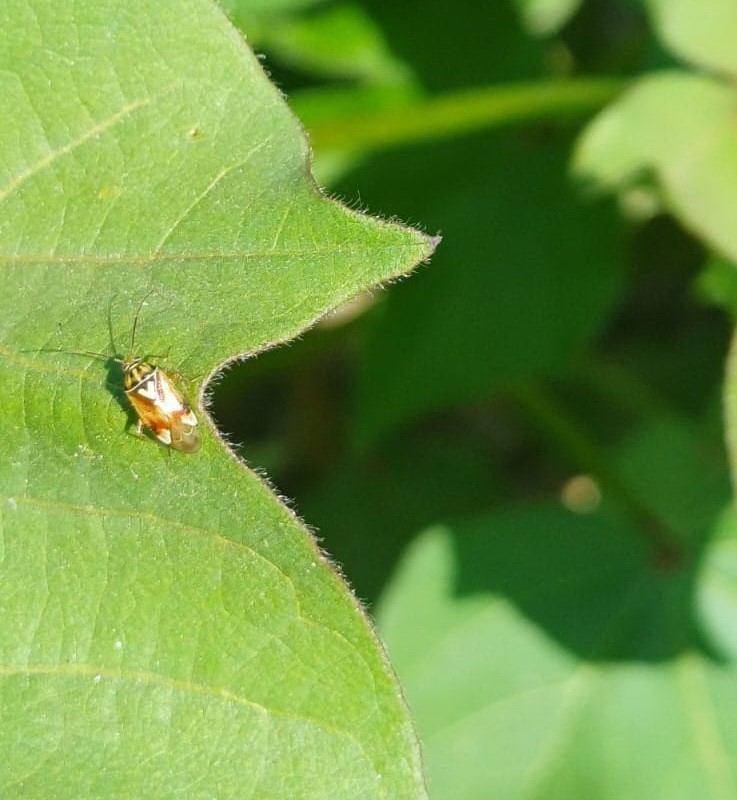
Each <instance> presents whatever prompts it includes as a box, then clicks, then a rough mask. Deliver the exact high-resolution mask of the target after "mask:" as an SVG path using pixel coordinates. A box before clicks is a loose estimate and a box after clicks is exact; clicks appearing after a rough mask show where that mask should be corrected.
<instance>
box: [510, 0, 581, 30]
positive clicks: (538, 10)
mask: <svg viewBox="0 0 737 800" xmlns="http://www.w3.org/2000/svg"><path fill="white" fill-rule="evenodd" d="M581 2H582V0H515V3H516V5H517V7H518V8H519V11H520V14H521V15H522V18H523V19H524V21H525V24H526V25H527V28H528V29H529V30H530V32H531V33H534V34H537V35H538V36H542V35H547V34H551V33H555V32H556V31H557V30H558V29H559V28H561V27H562V26H563V25H565V23H566V22H567V21H568V20H569V19H570V18H571V17H572V16H573V14H575V13H576V11H577V10H578V8H579V6H580V5H581Z"/></svg>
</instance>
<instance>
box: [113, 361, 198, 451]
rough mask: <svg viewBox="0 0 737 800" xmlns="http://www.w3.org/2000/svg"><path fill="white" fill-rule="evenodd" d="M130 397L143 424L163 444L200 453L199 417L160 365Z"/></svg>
mask: <svg viewBox="0 0 737 800" xmlns="http://www.w3.org/2000/svg"><path fill="white" fill-rule="evenodd" d="M128 399H129V400H130V402H131V405H132V406H133V409H134V410H135V412H136V414H138V417H139V419H140V420H141V423H142V424H143V425H145V426H146V427H147V428H149V429H150V430H151V431H152V432H153V434H154V436H156V438H157V439H158V440H159V441H160V442H161V443H162V444H165V445H168V446H169V447H173V448H174V449H175V450H179V451H180V452H182V453H196V452H197V451H198V450H199V449H200V446H201V441H200V435H199V431H198V430H197V417H196V416H195V415H194V413H193V411H192V409H191V408H190V407H189V405H188V404H187V402H186V401H185V399H184V398H183V397H182V395H181V394H180V393H179V392H178V391H177V389H176V388H175V387H174V385H173V384H172V382H171V381H170V380H169V377H168V376H167V375H166V374H165V373H164V372H162V371H161V370H160V369H159V368H158V367H155V368H153V369H152V370H151V372H150V373H149V374H148V375H146V377H145V378H144V379H143V380H141V381H140V382H139V383H138V384H137V385H136V386H135V387H134V388H132V389H131V390H129V391H128Z"/></svg>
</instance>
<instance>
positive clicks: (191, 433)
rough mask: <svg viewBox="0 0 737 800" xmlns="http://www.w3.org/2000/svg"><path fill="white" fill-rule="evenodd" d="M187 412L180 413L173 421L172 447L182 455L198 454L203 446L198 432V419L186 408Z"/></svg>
mask: <svg viewBox="0 0 737 800" xmlns="http://www.w3.org/2000/svg"><path fill="white" fill-rule="evenodd" d="M185 407H186V408H187V411H186V412H179V413H177V414H174V415H173V416H172V420H171V447H173V448H174V449H175V450H179V451H180V452H182V453H196V452H197V451H198V450H199V449H200V447H201V446H202V442H201V441H200V433H199V431H198V430H197V417H195V415H194V412H193V411H192V410H191V409H190V408H189V406H186V404H185Z"/></svg>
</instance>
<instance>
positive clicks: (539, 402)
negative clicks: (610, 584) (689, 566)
mask: <svg viewBox="0 0 737 800" xmlns="http://www.w3.org/2000/svg"><path fill="white" fill-rule="evenodd" d="M511 395H512V397H513V399H514V400H515V401H516V402H517V403H518V405H519V406H520V407H521V408H522V409H523V410H524V411H525V412H526V413H527V415H528V416H529V417H530V418H531V419H532V420H533V422H534V423H535V424H536V425H537V426H538V427H539V428H540V429H541V430H542V431H543V433H544V434H545V435H546V436H547V437H548V438H549V439H551V440H552V441H553V442H555V444H556V445H557V446H558V447H560V448H561V449H562V450H563V451H564V452H565V453H566V454H567V456H568V457H569V458H570V459H571V460H572V461H573V462H574V463H576V464H577V465H578V466H579V467H580V468H581V469H583V470H585V471H586V472H588V473H591V474H592V475H594V476H595V477H596V478H597V480H598V481H599V483H600V484H601V486H602V489H603V490H604V493H605V494H607V495H608V496H609V497H611V499H612V500H614V502H615V503H616V504H617V505H619V506H620V507H621V508H622V509H623V510H624V511H625V513H627V514H629V515H630V517H631V518H632V519H633V520H634V522H635V526H634V527H635V529H636V530H637V531H639V532H640V533H641V535H642V538H643V540H644V541H645V543H646V545H647V546H648V548H649V549H650V550H651V551H652V553H653V555H654V560H655V561H656V562H657V563H658V564H661V565H663V566H667V567H673V566H677V565H679V564H680V563H681V562H682V561H683V559H684V556H685V553H684V552H683V546H682V544H681V542H680V541H679V539H678V536H677V535H676V534H675V533H674V532H673V531H672V530H671V529H670V527H669V526H668V524H667V523H666V522H665V521H664V520H662V519H661V518H659V517H658V516H656V515H655V514H654V513H653V512H652V510H651V509H650V508H649V507H648V506H647V505H646V504H645V503H643V502H642V500H641V499H640V498H639V496H638V495H637V493H636V492H635V491H633V490H632V488H631V487H630V486H629V485H628V483H627V482H626V481H625V480H623V479H622V478H621V476H620V474H619V472H618V471H617V470H616V469H614V468H612V466H611V464H610V460H609V458H608V457H607V455H606V453H605V452H604V451H603V450H602V449H601V448H600V447H599V446H598V445H597V444H596V443H595V442H594V440H593V438H591V437H589V436H587V435H586V433H585V430H584V426H583V425H582V424H581V423H580V422H579V421H578V420H576V419H574V418H573V417H572V416H571V415H569V414H568V413H567V412H566V411H565V410H564V409H562V408H561V407H560V405H559V404H557V403H556V402H555V400H554V399H553V398H552V397H551V396H550V394H549V393H547V392H546V391H545V390H544V389H543V388H542V387H541V386H536V385H531V384H526V385H524V386H516V387H514V388H513V389H512V390H511Z"/></svg>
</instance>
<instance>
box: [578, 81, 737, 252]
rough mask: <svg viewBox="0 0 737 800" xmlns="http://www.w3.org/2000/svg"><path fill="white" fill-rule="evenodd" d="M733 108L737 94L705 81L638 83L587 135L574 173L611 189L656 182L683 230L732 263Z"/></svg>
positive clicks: (736, 145)
mask: <svg viewBox="0 0 737 800" xmlns="http://www.w3.org/2000/svg"><path fill="white" fill-rule="evenodd" d="M734 104H735V97H734V89H733V88H732V87H731V86H728V85H727V84H720V83H717V82H716V81H714V80H711V79H710V78H708V77H704V76H698V75H692V74H689V73H686V72H676V71H673V72H666V73H660V74H658V75H654V76H653V77H650V78H645V79H642V80H641V81H640V82H639V83H638V84H637V85H636V86H634V87H633V88H632V89H631V90H630V91H629V92H628V93H627V94H626V95H625V96H623V97H622V99H621V100H619V101H617V102H615V103H613V104H612V105H611V106H610V107H609V108H607V109H606V110H605V111H603V112H602V113H601V114H600V115H599V116H598V117H596V118H595V119H594V120H593V122H591V123H590V125H589V127H588V128H587V129H586V130H585V131H584V133H583V135H582V137H581V140H580V142H579V145H578V151H577V154H576V157H575V167H576V170H577V171H578V173H579V174H580V175H582V176H583V177H586V178H589V179H591V180H593V181H595V182H596V183H598V184H599V185H600V186H601V187H603V188H605V189H608V190H610V191H614V190H620V189H626V188H628V187H631V186H633V185H636V184H637V183H638V182H642V181H652V180H653V179H654V180H655V181H656V182H657V185H658V186H659V187H660V189H661V192H662V194H663V197H664V202H665V204H666V206H667V207H668V209H669V210H670V211H671V212H672V213H673V214H675V215H676V216H677V217H678V219H679V220H680V221H681V222H682V223H683V224H684V225H685V226H686V227H687V228H689V229H690V230H691V231H692V232H694V233H695V234H696V235H698V236H700V237H702V238H703V239H704V240H706V242H707V243H709V244H710V245H711V246H712V247H714V248H716V249H717V250H718V251H720V252H721V253H722V254H724V255H726V256H728V257H729V258H731V259H732V260H737V206H735V203H734V202H733V200H732V197H733V192H734V186H735V185H737V130H735V126H734Z"/></svg>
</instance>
